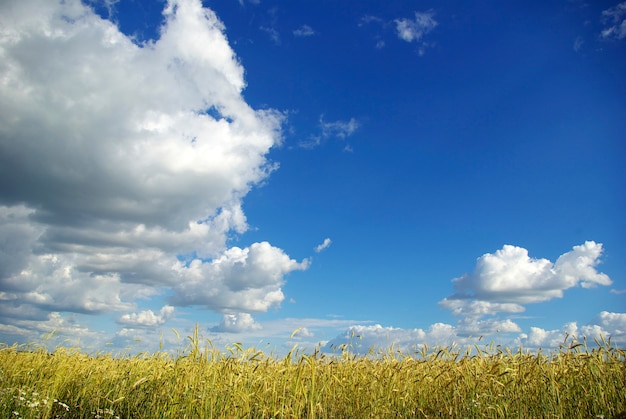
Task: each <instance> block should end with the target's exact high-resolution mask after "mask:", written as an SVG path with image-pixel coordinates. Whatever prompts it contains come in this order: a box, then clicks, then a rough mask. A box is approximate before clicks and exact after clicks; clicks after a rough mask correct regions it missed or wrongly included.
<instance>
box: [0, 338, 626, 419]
mask: <svg viewBox="0 0 626 419" xmlns="http://www.w3.org/2000/svg"><path fill="white" fill-rule="evenodd" d="M188 339H189V345H188V346H187V347H186V348H185V349H184V350H182V351H180V353H178V354H177V355H175V356H174V355H168V354H166V353H162V352H159V353H154V354H140V355H135V356H120V355H112V354H96V355H87V354H85V353H83V352H81V351H79V350H73V349H64V348H57V349H56V350H55V351H54V353H53V354H51V353H49V352H48V351H46V350H43V349H35V348H33V347H20V346H16V345H13V346H7V345H4V346H3V347H2V348H1V349H0V417H2V418H107V419H109V418H111V419H113V418H444V417H445V418H450V417H452V418H502V417H511V418H607V419H609V418H624V417H626V414H625V413H624V412H626V351H624V350H622V349H618V348H616V347H613V346H612V345H611V344H610V342H606V341H602V342H597V343H598V345H593V349H589V348H588V347H587V345H586V344H585V343H582V344H581V343H574V344H569V345H567V346H563V347H561V349H560V350H558V351H556V352H553V353H550V354H547V353H546V354H544V353H542V352H541V351H539V352H538V353H528V352H526V351H524V350H521V349H520V350H517V351H511V350H509V349H506V348H502V347H500V346H494V345H490V346H485V347H478V346H474V347H471V348H465V349H464V350H460V349H455V348H436V349H431V350H429V349H422V350H421V351H419V352H417V353H402V352H400V351H387V352H385V353H375V352H371V353H370V354H369V355H368V356H356V355H354V354H351V353H350V351H349V350H347V349H346V348H343V351H342V352H341V353H339V354H335V355H325V354H322V353H319V352H314V353H309V354H307V353H304V352H300V351H298V350H297V349H295V348H294V350H292V351H291V352H290V353H289V354H288V355H286V356H284V357H280V358H277V357H274V356H270V355H266V354H264V353H263V352H261V351H257V350H256V349H254V348H248V349H245V348H243V347H242V346H241V345H240V344H233V345H232V346H230V347H228V348H227V350H224V351H218V350H216V349H214V348H213V347H212V346H211V345H210V342H208V341H205V342H202V341H201V339H199V338H198V335H197V331H196V333H195V334H194V335H193V336H190V337H188Z"/></svg>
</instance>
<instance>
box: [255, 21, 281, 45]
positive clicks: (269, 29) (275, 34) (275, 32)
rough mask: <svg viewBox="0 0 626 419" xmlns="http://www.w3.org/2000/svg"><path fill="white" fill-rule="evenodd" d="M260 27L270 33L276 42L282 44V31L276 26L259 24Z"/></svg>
mask: <svg viewBox="0 0 626 419" xmlns="http://www.w3.org/2000/svg"><path fill="white" fill-rule="evenodd" d="M259 29H260V30H262V31H263V32H265V33H266V34H268V35H269V37H270V39H271V40H272V42H273V43H274V44H276V45H280V33H279V32H278V30H276V28H274V27H272V26H259Z"/></svg>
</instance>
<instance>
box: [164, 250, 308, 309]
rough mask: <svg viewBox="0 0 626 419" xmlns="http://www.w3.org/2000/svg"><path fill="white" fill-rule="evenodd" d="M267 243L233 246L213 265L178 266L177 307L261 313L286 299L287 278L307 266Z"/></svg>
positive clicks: (172, 299) (211, 263) (200, 263)
mask: <svg viewBox="0 0 626 419" xmlns="http://www.w3.org/2000/svg"><path fill="white" fill-rule="evenodd" d="M308 264H309V261H308V260H307V259H305V260H303V261H302V262H297V261H295V260H293V259H290V258H289V256H287V255H286V254H285V253H284V252H283V251H282V250H281V249H279V248H277V247H274V246H272V245H270V244H269V243H267V242H261V243H254V244H252V245H251V246H250V247H246V248H244V249H241V248H239V247H232V248H230V249H228V250H226V251H225V252H224V254H223V255H222V256H220V257H219V258H216V259H214V260H213V261H211V262H210V263H206V262H202V261H200V260H198V259H196V260H194V261H192V262H191V263H190V264H189V265H188V266H187V265H184V264H183V263H179V264H178V266H177V267H176V270H177V271H178V274H179V277H180V281H179V282H178V284H176V285H175V286H174V287H173V296H172V297H171V299H170V301H171V303H172V304H174V305H179V306H190V305H200V306H205V307H207V308H209V309H211V310H214V311H218V312H222V313H227V314H228V313H234V312H262V311H267V310H268V309H269V308H270V307H273V306H278V305H280V303H281V302H282V301H283V300H284V299H285V296H284V294H283V293H282V290H281V287H282V285H283V284H284V276H285V275H286V274H288V273H289V272H292V271H294V270H304V269H306V268H307V267H308Z"/></svg>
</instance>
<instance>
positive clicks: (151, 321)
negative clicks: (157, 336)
mask: <svg viewBox="0 0 626 419" xmlns="http://www.w3.org/2000/svg"><path fill="white" fill-rule="evenodd" d="M172 314H174V307H172V306H169V305H168V306H164V307H163V308H162V309H161V310H160V311H159V313H158V314H154V312H153V311H152V310H144V311H140V312H139V313H130V314H124V315H123V316H122V317H120V318H119V319H118V320H117V322H118V323H119V324H123V325H125V326H132V327H154V326H161V325H162V324H164V323H165V322H166V321H167V320H168V319H169V318H170V317H172Z"/></svg>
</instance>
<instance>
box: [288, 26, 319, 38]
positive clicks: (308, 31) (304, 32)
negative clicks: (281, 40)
mask: <svg viewBox="0 0 626 419" xmlns="http://www.w3.org/2000/svg"><path fill="white" fill-rule="evenodd" d="M293 34H294V36H298V37H307V36H313V35H315V31H314V30H313V28H311V27H310V26H309V25H302V26H301V27H299V28H298V29H296V30H294V31H293Z"/></svg>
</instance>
